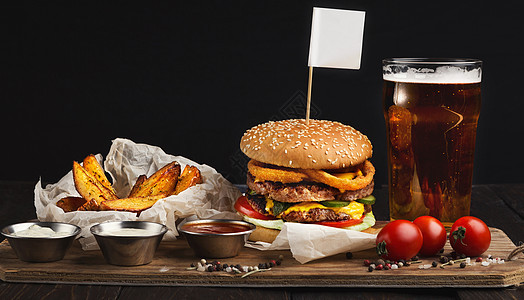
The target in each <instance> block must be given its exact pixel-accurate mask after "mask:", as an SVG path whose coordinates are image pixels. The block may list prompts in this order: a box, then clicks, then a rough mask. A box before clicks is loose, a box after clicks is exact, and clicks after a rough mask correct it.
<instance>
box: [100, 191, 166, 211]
mask: <svg viewBox="0 0 524 300" xmlns="http://www.w3.org/2000/svg"><path fill="white" fill-rule="evenodd" d="M166 196H167V195H166V194H162V195H156V196H148V197H133V198H122V199H117V200H106V201H104V202H102V203H101V204H100V210H119V211H129V212H137V213H138V212H141V211H143V210H146V209H148V208H150V207H151V206H153V205H154V204H155V203H156V202H157V201H158V200H160V199H162V198H165V197H166Z"/></svg>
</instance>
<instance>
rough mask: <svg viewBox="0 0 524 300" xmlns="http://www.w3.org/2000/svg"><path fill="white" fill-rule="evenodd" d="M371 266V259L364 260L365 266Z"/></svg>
mask: <svg viewBox="0 0 524 300" xmlns="http://www.w3.org/2000/svg"><path fill="white" fill-rule="evenodd" d="M370 264H371V262H370V261H369V259H364V266H366V267H367V266H369V265H370Z"/></svg>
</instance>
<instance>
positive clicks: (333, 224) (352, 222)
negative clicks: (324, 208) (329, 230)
mask: <svg viewBox="0 0 524 300" xmlns="http://www.w3.org/2000/svg"><path fill="white" fill-rule="evenodd" d="M362 222H364V215H362V217H361V218H360V219H350V220H345V221H323V222H315V223H313V224H318V225H324V226H330V227H337V228H344V227H349V226H353V225H357V224H360V223H362Z"/></svg>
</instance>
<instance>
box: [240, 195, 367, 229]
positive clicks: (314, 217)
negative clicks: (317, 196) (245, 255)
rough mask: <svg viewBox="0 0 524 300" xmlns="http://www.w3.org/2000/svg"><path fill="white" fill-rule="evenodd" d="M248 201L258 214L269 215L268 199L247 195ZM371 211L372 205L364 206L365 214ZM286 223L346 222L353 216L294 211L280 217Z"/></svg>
mask: <svg viewBox="0 0 524 300" xmlns="http://www.w3.org/2000/svg"><path fill="white" fill-rule="evenodd" d="M247 201H248V203H249V204H250V205H251V207H253V209H254V210H256V211H257V212H259V213H261V214H264V215H268V213H267V212H266V198H265V197H264V196H261V195H256V194H249V193H248V194H247ZM370 211H371V204H364V213H365V214H366V213H369V212H370ZM279 217H280V218H281V219H283V220H284V221H288V222H300V223H308V222H309V223H310V222H322V221H344V220H349V219H351V216H349V215H347V214H345V213H338V214H337V213H335V211H333V210H331V209H323V208H313V209H310V210H308V211H292V212H290V213H288V214H281V215H280V216H279Z"/></svg>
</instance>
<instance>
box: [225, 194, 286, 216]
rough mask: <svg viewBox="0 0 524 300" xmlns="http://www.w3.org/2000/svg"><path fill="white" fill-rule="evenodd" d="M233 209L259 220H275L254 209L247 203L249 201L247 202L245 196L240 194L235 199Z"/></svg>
mask: <svg viewBox="0 0 524 300" xmlns="http://www.w3.org/2000/svg"><path fill="white" fill-rule="evenodd" d="M235 209H236V210H237V211H238V212H239V213H241V214H243V215H246V216H248V217H251V218H255V219H259V220H275V219H276V218H275V217H273V216H269V215H264V214H261V213H259V212H258V211H256V210H254V209H253V207H251V205H249V202H247V198H246V196H241V197H239V198H238V199H237V202H235Z"/></svg>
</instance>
